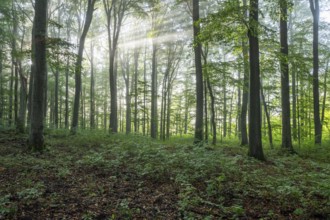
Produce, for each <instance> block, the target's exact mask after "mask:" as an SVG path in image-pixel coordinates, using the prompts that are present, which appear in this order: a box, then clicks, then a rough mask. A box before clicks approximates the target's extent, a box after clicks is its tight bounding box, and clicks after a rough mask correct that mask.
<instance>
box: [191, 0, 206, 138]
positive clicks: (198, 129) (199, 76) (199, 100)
mask: <svg viewBox="0 0 330 220" xmlns="http://www.w3.org/2000/svg"><path fill="white" fill-rule="evenodd" d="M193 29H194V41H195V44H196V45H195V46H194V53H195V68H196V122H195V137H194V143H195V144H198V143H200V142H202V141H203V116H204V114H203V110H204V109H203V104H204V102H203V91H204V90H203V70H202V45H201V43H200V42H199V39H198V36H199V34H200V24H199V0H193Z"/></svg>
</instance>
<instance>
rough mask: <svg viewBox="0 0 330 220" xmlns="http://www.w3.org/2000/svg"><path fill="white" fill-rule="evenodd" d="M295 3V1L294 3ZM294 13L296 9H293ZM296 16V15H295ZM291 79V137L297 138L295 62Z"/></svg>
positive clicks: (290, 23) (291, 38) (292, 40)
mask: <svg viewBox="0 0 330 220" xmlns="http://www.w3.org/2000/svg"><path fill="white" fill-rule="evenodd" d="M294 5H295V3H294ZM295 14H296V11H295ZM295 17H296V16H295ZM292 20H293V18H292V14H291V15H290V17H289V27H290V45H292V46H293V42H294V32H293V24H292ZM291 67H292V68H291V81H292V137H293V140H295V141H296V140H297V93H296V90H297V89H296V84H297V83H296V74H297V69H296V68H297V67H296V63H295V62H292V65H291Z"/></svg>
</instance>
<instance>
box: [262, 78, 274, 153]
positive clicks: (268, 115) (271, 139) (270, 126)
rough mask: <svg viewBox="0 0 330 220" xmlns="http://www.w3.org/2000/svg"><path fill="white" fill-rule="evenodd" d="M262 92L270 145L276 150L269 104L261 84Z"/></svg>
mask: <svg viewBox="0 0 330 220" xmlns="http://www.w3.org/2000/svg"><path fill="white" fill-rule="evenodd" d="M260 91H261V98H262V104H263V106H264V111H265V116H266V121H267V130H268V138H269V145H270V148H271V149H273V148H274V145H273V131H272V124H271V122H270V114H269V111H268V107H267V103H266V98H265V94H264V89H263V88H262V83H260Z"/></svg>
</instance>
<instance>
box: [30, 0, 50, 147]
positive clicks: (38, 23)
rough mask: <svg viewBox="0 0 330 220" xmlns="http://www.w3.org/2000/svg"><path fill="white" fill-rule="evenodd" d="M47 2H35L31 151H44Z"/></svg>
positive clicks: (37, 0) (42, 0) (41, 0)
mask: <svg viewBox="0 0 330 220" xmlns="http://www.w3.org/2000/svg"><path fill="white" fill-rule="evenodd" d="M47 8H48V1H47V0H36V1H35V17H34V22H35V34H34V37H33V40H34V41H35V42H34V43H35V51H36V53H35V57H34V59H35V60H34V63H35V70H36V72H35V76H34V82H33V85H32V89H33V92H32V106H31V126H30V135H29V147H30V149H32V150H33V151H43V149H44V137H43V130H44V117H43V116H44V103H43V102H44V100H45V99H44V95H45V93H44V87H45V78H46V74H47V73H46V71H47V67H46V66H47V64H46V35H47Z"/></svg>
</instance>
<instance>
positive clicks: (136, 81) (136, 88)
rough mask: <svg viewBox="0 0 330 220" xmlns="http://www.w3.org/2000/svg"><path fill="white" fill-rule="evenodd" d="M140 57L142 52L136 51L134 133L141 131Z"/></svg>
mask: <svg viewBox="0 0 330 220" xmlns="http://www.w3.org/2000/svg"><path fill="white" fill-rule="evenodd" d="M139 55H140V52H139V51H138V50H137V49H135V51H134V133H137V132H138V131H139V128H138V117H137V116H138V75H139Z"/></svg>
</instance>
